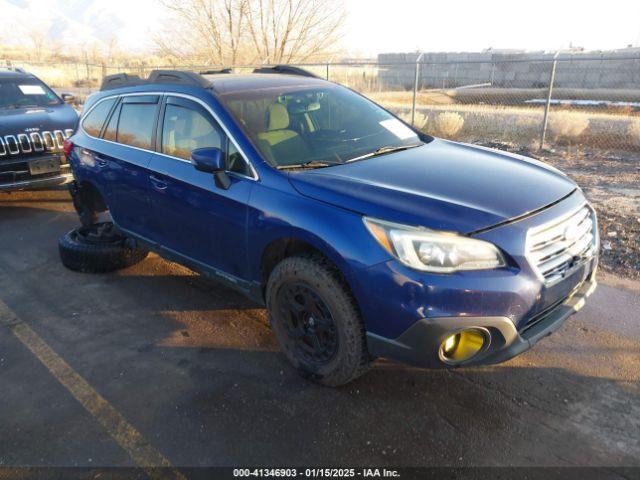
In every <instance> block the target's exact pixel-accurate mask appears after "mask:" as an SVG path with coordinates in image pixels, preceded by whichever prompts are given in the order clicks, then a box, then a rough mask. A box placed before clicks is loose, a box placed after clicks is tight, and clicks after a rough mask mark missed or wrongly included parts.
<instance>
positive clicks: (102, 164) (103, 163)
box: [94, 155, 109, 167]
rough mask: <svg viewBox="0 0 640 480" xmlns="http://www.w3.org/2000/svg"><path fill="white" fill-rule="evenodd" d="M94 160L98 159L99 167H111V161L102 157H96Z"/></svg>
mask: <svg viewBox="0 0 640 480" xmlns="http://www.w3.org/2000/svg"><path fill="white" fill-rule="evenodd" d="M94 158H95V159H96V163H97V164H98V166H99V167H106V166H107V165H109V161H108V160H107V159H106V158H104V157H101V156H100V155H95V156H94Z"/></svg>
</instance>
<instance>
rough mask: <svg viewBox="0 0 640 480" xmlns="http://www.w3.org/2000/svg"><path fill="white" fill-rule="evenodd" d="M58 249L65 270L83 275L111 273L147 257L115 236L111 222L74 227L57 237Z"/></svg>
mask: <svg viewBox="0 0 640 480" xmlns="http://www.w3.org/2000/svg"><path fill="white" fill-rule="evenodd" d="M58 250H59V252H60V259H61V260H62V264H63V265H64V266H65V267H67V268H68V269H69V270H74V271H76V272H86V273H105V272H113V271H115V270H120V269H122V268H126V267H130V266H132V265H135V264H136V263H139V262H141V261H142V260H144V259H145V258H146V257H147V255H148V254H149V252H148V251H147V250H144V249H142V248H139V247H135V246H132V244H131V242H127V239H126V238H125V237H123V236H121V235H118V234H117V233H115V232H114V228H113V224H111V223H99V224H96V225H92V226H91V227H89V228H87V227H78V228H74V229H73V230H71V231H70V232H67V233H66V234H65V235H63V236H62V237H60V239H59V240H58Z"/></svg>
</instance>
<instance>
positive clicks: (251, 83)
mask: <svg viewBox="0 0 640 480" xmlns="http://www.w3.org/2000/svg"><path fill="white" fill-rule="evenodd" d="M202 78H203V79H204V80H205V82H203V83H204V84H203V85H201V86H199V85H189V84H184V83H172V82H154V83H147V82H145V81H144V80H143V81H142V82H141V83H138V84H132V85H127V86H121V87H116V88H110V89H107V90H101V91H100V92H97V93H96V97H99V98H102V97H107V96H114V95H122V94H127V93H144V92H151V91H157V92H177V93H180V92H189V93H192V92H194V91H198V90H200V91H203V90H204V91H211V92H213V93H214V94H216V95H227V94H233V93H239V92H244V91H255V90H261V89H267V88H276V87H295V86H307V87H308V86H310V85H318V86H320V85H326V84H327V82H326V81H325V80H322V79H319V78H314V77H304V76H300V75H287V74H280V73H252V74H230V73H221V74H208V75H202ZM207 82H208V84H207Z"/></svg>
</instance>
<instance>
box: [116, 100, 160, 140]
mask: <svg viewBox="0 0 640 480" xmlns="http://www.w3.org/2000/svg"><path fill="white" fill-rule="evenodd" d="M157 107H158V105H157V104H155V103H123V104H122V105H121V106H120V118H119V120H118V133H117V135H116V142H118V143H124V144H125V145H131V146H133V147H139V148H146V149H150V148H151V139H152V137H153V127H154V123H155V118H156V110H157Z"/></svg>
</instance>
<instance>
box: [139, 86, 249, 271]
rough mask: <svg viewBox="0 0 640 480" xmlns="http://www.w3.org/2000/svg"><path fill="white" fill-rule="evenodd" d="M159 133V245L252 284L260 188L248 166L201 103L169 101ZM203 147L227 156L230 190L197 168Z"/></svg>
mask: <svg viewBox="0 0 640 480" xmlns="http://www.w3.org/2000/svg"><path fill="white" fill-rule="evenodd" d="M157 130H158V133H157V136H158V141H157V150H158V153H157V154H156V155H154V157H153V159H152V160H151V170H152V173H151V174H150V176H149V183H150V189H149V191H150V195H151V203H152V206H153V212H154V215H155V218H156V221H157V222H158V224H159V225H160V230H161V233H160V241H159V243H160V244H161V245H162V246H163V247H164V248H167V249H169V250H171V251H174V252H177V253H179V254H180V255H182V256H185V257H188V258H189V259H191V260H195V261H196V262H198V263H200V264H202V265H204V266H206V267H209V268H213V269H214V270H217V271H218V273H222V272H223V273H226V274H228V275H231V276H233V277H239V278H246V277H247V251H246V249H247V238H246V228H247V209H248V201H249V195H250V193H251V188H252V186H253V184H254V183H255V180H254V178H252V173H251V172H252V171H251V170H250V168H249V165H248V163H247V162H246V161H245V159H244V157H242V155H241V154H240V152H239V151H238V149H237V148H236V147H235V145H234V144H233V142H231V141H230V140H229V138H228V136H227V135H226V134H225V132H224V130H223V129H222V128H221V127H220V125H219V124H218V122H217V121H216V120H215V119H214V117H213V115H212V112H211V111H210V110H209V109H208V108H207V107H205V106H204V105H203V104H201V103H200V102H198V101H196V100H195V99H188V98H185V97H180V96H167V97H166V98H165V100H164V102H163V107H162V110H161V115H160V123H159V125H158V129H157ZM202 147H217V148H220V149H221V150H222V151H223V152H224V153H225V155H226V156H227V159H228V167H229V171H228V175H229V178H230V185H229V188H228V189H224V188H221V187H218V186H216V183H215V181H214V177H213V175H212V174H211V173H205V172H201V171H198V170H196V169H195V168H194V166H193V165H192V164H191V162H190V160H189V159H190V157H191V151H193V150H194V149H196V148H202Z"/></svg>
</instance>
